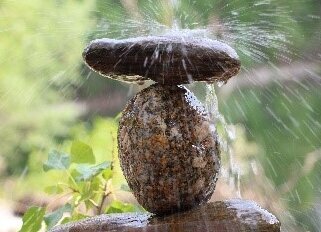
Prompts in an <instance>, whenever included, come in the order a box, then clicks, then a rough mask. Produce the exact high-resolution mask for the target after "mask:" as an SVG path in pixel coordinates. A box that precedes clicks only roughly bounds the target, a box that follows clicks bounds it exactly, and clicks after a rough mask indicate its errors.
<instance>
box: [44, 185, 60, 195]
mask: <svg viewBox="0 0 321 232" xmlns="http://www.w3.org/2000/svg"><path fill="white" fill-rule="evenodd" d="M62 192H63V189H62V187H60V186H58V185H52V186H47V187H46V188H45V193H47V194H60V193H62Z"/></svg>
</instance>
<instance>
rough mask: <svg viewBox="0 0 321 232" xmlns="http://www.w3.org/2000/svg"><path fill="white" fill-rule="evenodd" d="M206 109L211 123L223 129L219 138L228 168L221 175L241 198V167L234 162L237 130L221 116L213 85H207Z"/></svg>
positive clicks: (224, 168)
mask: <svg viewBox="0 0 321 232" xmlns="http://www.w3.org/2000/svg"><path fill="white" fill-rule="evenodd" d="M205 108H206V110H207V112H209V116H210V119H211V121H212V122H213V124H214V125H216V127H221V128H222V133H221V134H220V136H219V142H220V147H221V149H222V151H223V152H224V153H225V154H223V155H227V157H228V161H227V163H228V165H227V167H225V166H223V167H222V170H221V175H222V177H224V179H228V180H229V185H230V187H231V188H232V189H235V190H236V193H237V196H238V197H240V198H241V197H242V196H241V189H240V174H241V173H240V167H239V166H238V164H237V163H236V162H235V160H234V151H233V149H232V143H233V142H234V140H235V130H234V128H233V126H232V125H228V124H227V123H226V121H225V118H224V116H223V115H222V114H220V112H219V109H218V99H217V96H216V93H215V86H214V85H213V84H207V85H206V99H205Z"/></svg>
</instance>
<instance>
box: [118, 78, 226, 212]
mask: <svg viewBox="0 0 321 232" xmlns="http://www.w3.org/2000/svg"><path fill="white" fill-rule="evenodd" d="M118 145H119V158H120V162H121V167H122V169H123V172H124V175H125V177H126V179H127V182H128V185H129V187H130V188H131V189H132V190H133V193H134V195H135V197H136V198H137V200H138V202H139V203H140V204H141V205H142V206H143V207H144V208H145V209H146V210H148V211H149V212H152V213H156V214H158V215H162V214H168V213H172V212H176V211H182V210H186V209H190V208H192V207H194V206H197V205H199V204H202V203H205V202H207V201H208V200H209V199H210V197H211V195H212V194H213V192H214V189H215V184H216V180H217V176H218V172H219V168H220V156H219V155H220V150H219V144H218V139H217V134H216V129H215V127H214V125H213V124H212V123H211V122H210V120H209V118H208V115H207V113H206V112H205V110H204V107H203V106H202V105H201V103H200V102H199V101H198V100H197V99H196V97H195V96H194V95H193V94H192V93H191V92H190V91H188V90H187V89H186V88H185V87H182V86H164V85H160V84H155V85H152V86H150V87H148V88H146V89H144V90H143V91H141V92H139V93H138V94H137V95H136V96H135V97H134V98H133V99H132V100H130V101H129V103H128V104H127V106H126V108H125V110H124V111H123V115H122V117H121V120H120V123H119V132H118Z"/></svg>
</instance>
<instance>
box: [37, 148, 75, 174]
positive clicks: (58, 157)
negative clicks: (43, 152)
mask: <svg viewBox="0 0 321 232" xmlns="http://www.w3.org/2000/svg"><path fill="white" fill-rule="evenodd" d="M69 165H70V157H69V155H67V154H64V153H60V152H59V151H56V150H53V151H51V152H49V155H48V160H47V161H46V162H45V163H44V165H43V170H44V171H45V172H47V171H49V170H52V169H53V170H66V169H68V168H69Z"/></svg>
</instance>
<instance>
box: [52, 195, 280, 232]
mask: <svg viewBox="0 0 321 232" xmlns="http://www.w3.org/2000/svg"><path fill="white" fill-rule="evenodd" d="M85 231H119V232H125V231H126V232H158V231H162V232H203V231H218V232H279V231H281V224H280V222H279V221H278V219H277V218H276V217H275V216H274V215H272V214H271V213H269V212H268V211H267V210H265V209H262V208H261V207H260V206H258V205H257V204H256V203H255V202H253V201H248V200H239V199H233V200H227V201H218V202H212V203H208V204H206V205H204V206H202V207H198V208H195V209H192V210H191V211H186V212H182V213H177V214H173V215H169V216H165V217H155V216H153V215H151V214H148V213H123V214H109V215H100V216H96V217H93V218H89V219H85V220H82V221H80V222H73V223H69V224H67V225H62V226H58V227H55V228H53V229H52V230H50V232H85Z"/></svg>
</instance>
